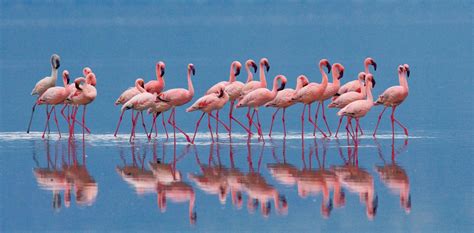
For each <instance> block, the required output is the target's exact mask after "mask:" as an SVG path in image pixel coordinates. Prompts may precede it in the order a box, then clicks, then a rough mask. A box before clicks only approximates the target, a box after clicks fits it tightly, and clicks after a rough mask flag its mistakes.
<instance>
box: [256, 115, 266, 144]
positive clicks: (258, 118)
mask: <svg viewBox="0 0 474 233" xmlns="http://www.w3.org/2000/svg"><path fill="white" fill-rule="evenodd" d="M255 111H256V112H257V123H258V131H260V137H261V138H262V141H263V143H265V139H264V138H263V131H262V124H260V117H259V116H258V109H255Z"/></svg>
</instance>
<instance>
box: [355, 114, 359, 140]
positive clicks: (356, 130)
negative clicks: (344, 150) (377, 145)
mask: <svg viewBox="0 0 474 233" xmlns="http://www.w3.org/2000/svg"><path fill="white" fill-rule="evenodd" d="M355 120H356V129H355V145H358V144H359V139H358V135H359V128H360V126H359V118H355Z"/></svg>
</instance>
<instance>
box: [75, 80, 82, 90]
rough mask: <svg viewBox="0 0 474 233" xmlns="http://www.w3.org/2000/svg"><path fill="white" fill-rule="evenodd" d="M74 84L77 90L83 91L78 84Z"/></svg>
mask: <svg viewBox="0 0 474 233" xmlns="http://www.w3.org/2000/svg"><path fill="white" fill-rule="evenodd" d="M74 84H75V86H76V89H77V90H79V91H82V88H81V87H80V86H79V83H78V82H75V83H74Z"/></svg>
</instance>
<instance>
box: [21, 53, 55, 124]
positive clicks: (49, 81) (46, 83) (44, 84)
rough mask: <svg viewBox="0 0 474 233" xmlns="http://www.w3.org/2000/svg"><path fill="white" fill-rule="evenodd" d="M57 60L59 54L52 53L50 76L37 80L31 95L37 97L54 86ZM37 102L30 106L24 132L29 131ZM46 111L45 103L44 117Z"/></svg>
mask: <svg viewBox="0 0 474 233" xmlns="http://www.w3.org/2000/svg"><path fill="white" fill-rule="evenodd" d="M59 61H60V58H59V55H57V54H53V55H52V56H51V76H47V77H44V78H43V79H41V80H40V81H38V82H37V83H36V85H35V87H34V88H33V90H32V91H31V95H38V97H40V96H41V95H43V93H44V92H45V91H46V90H48V89H49V88H50V87H54V86H56V80H57V78H58V69H59V66H60V62H59ZM37 103H38V99H37V100H36V101H35V104H33V107H32V108H31V116H30V122H29V123H28V129H27V130H26V133H30V129H31V121H32V120H33V114H34V113H35V108H36V104H37ZM48 111H49V110H48V104H46V117H48Z"/></svg>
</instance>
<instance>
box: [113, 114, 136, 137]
mask: <svg viewBox="0 0 474 233" xmlns="http://www.w3.org/2000/svg"><path fill="white" fill-rule="evenodd" d="M124 113H125V111H122V113H120V118H119V121H118V123H117V127H116V128H115V133H114V137H117V132H118V130H119V128H120V123H122V118H123V114H124ZM132 117H133V115H132Z"/></svg>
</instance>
